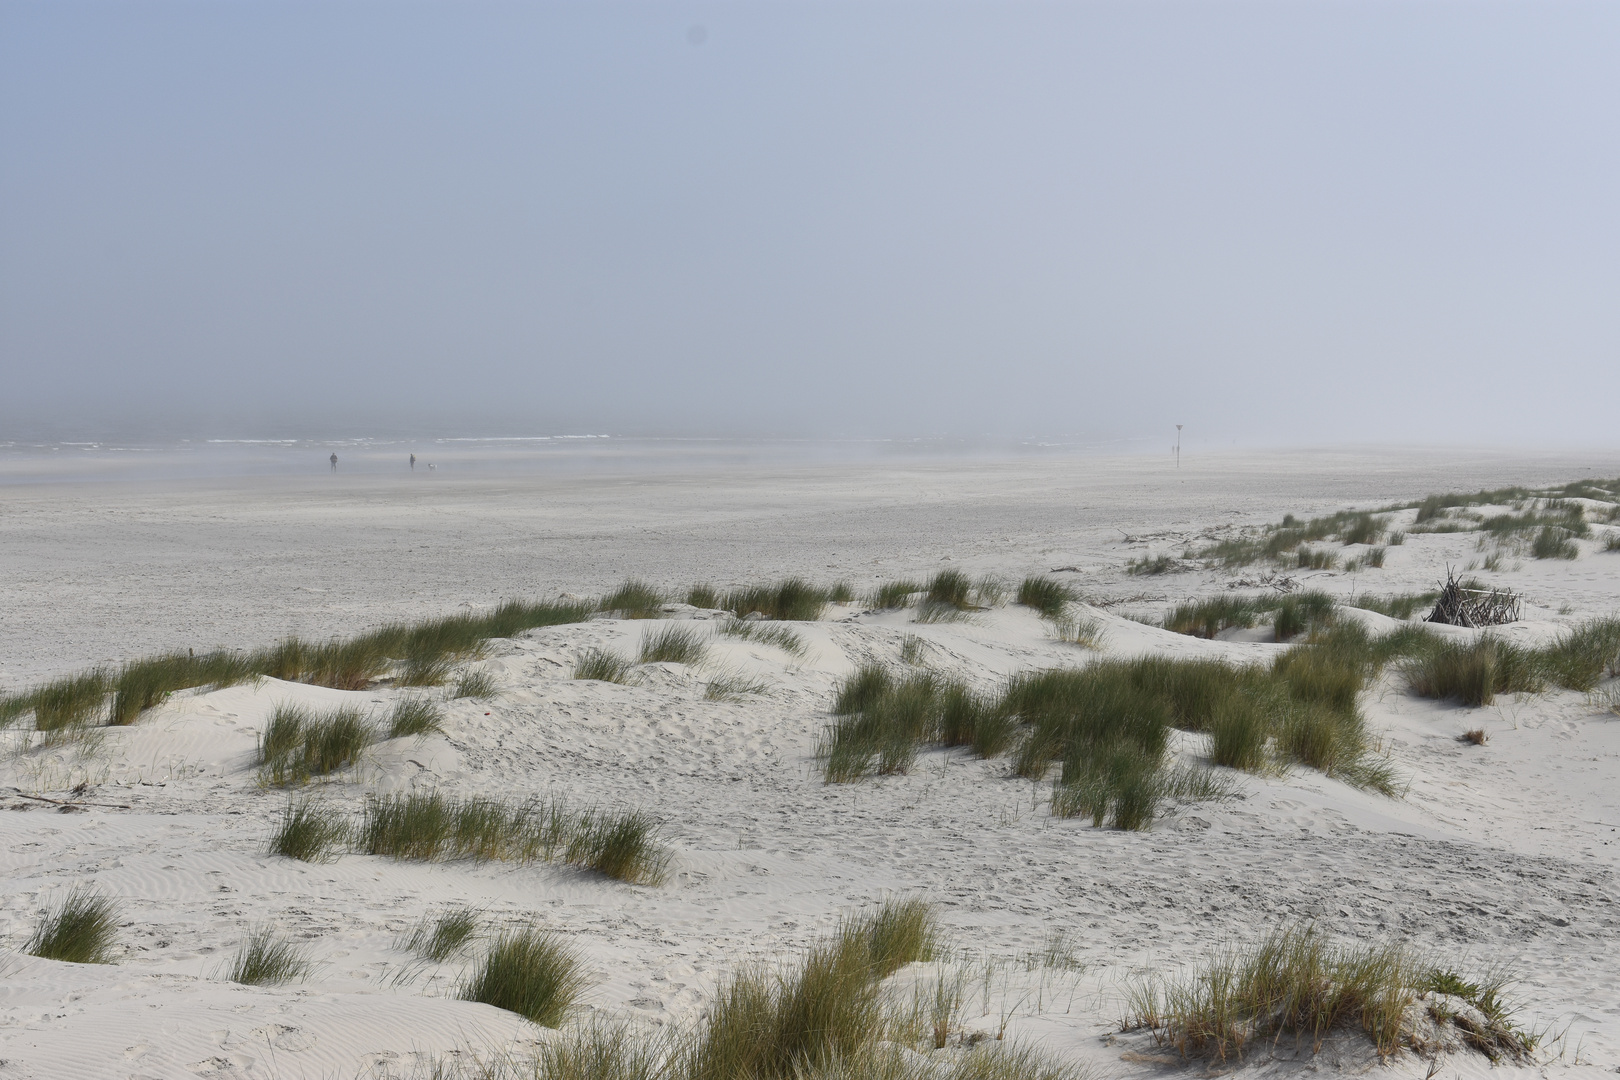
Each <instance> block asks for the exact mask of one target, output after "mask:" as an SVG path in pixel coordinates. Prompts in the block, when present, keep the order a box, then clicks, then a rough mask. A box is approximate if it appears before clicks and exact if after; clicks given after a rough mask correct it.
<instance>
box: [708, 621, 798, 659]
mask: <svg viewBox="0 0 1620 1080" xmlns="http://www.w3.org/2000/svg"><path fill="white" fill-rule="evenodd" d="M720 632H721V633H722V634H724V635H726V636H727V637H734V638H741V639H742V640H744V641H757V642H759V643H760V644H761V645H774V646H775V647H776V648H778V649H781V650H782V651H783V652H785V653H787V654H788V655H789V656H801V657H802V656H804V655H805V653H807V652H808V651H809V648H808V647H807V646H806V645H805V643H804V638H803V637H801V636H800V635H799V633H798V631H796V630H794V629H793V628H792V627H791V626H778V625H772V624H770V623H767V622H761V621H758V620H753V621H750V620H747V619H727V620H725V621H724V622H722V623H721V624H720Z"/></svg>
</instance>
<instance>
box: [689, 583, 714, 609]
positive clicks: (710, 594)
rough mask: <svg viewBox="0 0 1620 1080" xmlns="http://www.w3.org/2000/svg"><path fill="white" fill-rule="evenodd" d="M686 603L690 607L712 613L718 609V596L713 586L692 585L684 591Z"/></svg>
mask: <svg viewBox="0 0 1620 1080" xmlns="http://www.w3.org/2000/svg"><path fill="white" fill-rule="evenodd" d="M686 602H687V604H688V605H689V606H691V607H695V608H702V609H704V610H705V611H714V610H716V609H718V608H719V607H720V594H719V593H718V592H716V591H715V589H714V586H713V585H694V586H692V587H691V588H690V589H688V590H686Z"/></svg>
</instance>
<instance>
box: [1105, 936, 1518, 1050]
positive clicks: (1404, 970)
mask: <svg viewBox="0 0 1620 1080" xmlns="http://www.w3.org/2000/svg"><path fill="white" fill-rule="evenodd" d="M1503 989H1504V983H1503V981H1502V980H1500V979H1497V980H1490V979H1485V980H1480V981H1478V982H1467V981H1465V980H1463V979H1462V978H1461V977H1459V976H1457V975H1456V974H1455V973H1453V972H1451V971H1450V970H1445V969H1440V968H1437V967H1435V966H1433V965H1432V964H1429V963H1427V962H1425V961H1424V959H1423V958H1422V957H1420V956H1419V955H1417V954H1416V953H1414V952H1412V951H1411V950H1409V949H1407V948H1404V947H1402V946H1401V945H1399V944H1395V943H1389V944H1363V945H1341V944H1338V943H1335V942H1333V941H1331V940H1330V939H1328V938H1327V936H1326V935H1324V934H1322V933H1321V932H1319V931H1318V930H1316V929H1315V928H1314V927H1313V926H1311V925H1309V924H1295V925H1293V926H1289V927H1284V928H1282V929H1279V930H1275V931H1273V932H1272V933H1271V934H1270V935H1268V936H1267V937H1266V938H1264V939H1263V940H1261V941H1260V942H1259V943H1257V944H1256V945H1254V946H1251V947H1249V948H1244V949H1228V950H1224V951H1222V952H1219V953H1217V954H1216V955H1214V956H1213V957H1211V958H1210V959H1209V960H1208V961H1207V962H1206V963H1205V964H1204V965H1202V966H1201V967H1200V968H1198V969H1197V970H1196V971H1194V972H1193V973H1191V974H1190V975H1188V976H1185V977H1182V978H1177V979H1171V980H1168V981H1159V980H1150V981H1149V982H1147V983H1145V984H1142V985H1139V986H1138V987H1137V988H1136V990H1135V991H1134V993H1133V997H1134V1010H1133V1012H1134V1017H1133V1023H1134V1025H1135V1026H1136V1027H1137V1028H1139V1029H1146V1030H1149V1031H1151V1032H1152V1033H1153V1035H1154V1037H1155V1038H1156V1039H1157V1040H1158V1041H1159V1043H1160V1044H1161V1045H1164V1046H1168V1047H1171V1048H1173V1049H1174V1050H1176V1051H1177V1052H1178V1053H1179V1054H1181V1055H1182V1056H1183V1057H1189V1058H1203V1059H1212V1060H1215V1061H1221V1062H1224V1061H1228V1060H1232V1059H1238V1058H1241V1057H1242V1056H1243V1052H1244V1050H1245V1048H1247V1047H1248V1046H1250V1045H1251V1044H1253V1043H1256V1042H1258V1041H1260V1040H1262V1039H1268V1038H1269V1039H1278V1038H1281V1037H1283V1036H1292V1037H1293V1038H1295V1039H1298V1040H1302V1041H1306V1042H1308V1043H1309V1044H1310V1046H1311V1048H1312V1051H1313V1052H1314V1051H1316V1050H1318V1049H1320V1047H1321V1044H1322V1041H1323V1039H1324V1038H1326V1036H1327V1035H1328V1034H1329V1033H1330V1032H1332V1031H1334V1030H1335V1029H1350V1030H1360V1031H1362V1032H1364V1033H1365V1034H1366V1036H1367V1038H1368V1039H1369V1040H1371V1042H1372V1044H1373V1046H1374V1047H1375V1048H1376V1049H1377V1051H1378V1053H1379V1055H1380V1056H1382V1057H1389V1056H1391V1055H1393V1054H1396V1053H1398V1052H1400V1051H1401V1050H1403V1049H1407V1048H1411V1049H1415V1050H1419V1051H1421V1052H1430V1053H1432V1052H1434V1051H1436V1050H1439V1049H1446V1048H1448V1047H1447V1046H1446V1045H1445V1043H1446V1040H1445V1037H1444V1036H1445V1032H1444V1030H1443V1029H1449V1030H1450V1031H1451V1032H1453V1033H1454V1038H1453V1040H1452V1041H1454V1042H1455V1043H1456V1044H1457V1046H1458V1047H1459V1048H1460V1047H1461V1046H1462V1045H1467V1046H1471V1047H1473V1048H1474V1049H1477V1050H1480V1051H1481V1052H1483V1053H1484V1054H1486V1055H1487V1056H1488V1057H1490V1058H1491V1060H1493V1061H1496V1060H1499V1059H1502V1058H1509V1059H1512V1060H1515V1061H1522V1060H1525V1059H1526V1058H1527V1057H1528V1055H1529V1053H1530V1051H1531V1050H1532V1049H1533V1048H1534V1046H1535V1042H1536V1040H1535V1038H1534V1037H1533V1036H1531V1035H1528V1034H1527V1033H1525V1032H1523V1031H1521V1030H1519V1029H1518V1028H1516V1027H1514V1026H1513V1024H1512V1022H1511V1020H1512V1013H1511V1010H1510V1009H1509V1008H1508V1007H1507V1006H1506V1005H1505V1004H1504V1002H1503V999H1502V990H1503ZM1420 1004H1421V1005H1422V1006H1424V1007H1418V1006H1420Z"/></svg>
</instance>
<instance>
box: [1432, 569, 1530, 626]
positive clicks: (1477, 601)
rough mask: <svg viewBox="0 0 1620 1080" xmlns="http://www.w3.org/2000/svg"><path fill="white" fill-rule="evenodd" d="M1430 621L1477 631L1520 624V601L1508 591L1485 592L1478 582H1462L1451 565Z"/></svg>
mask: <svg viewBox="0 0 1620 1080" xmlns="http://www.w3.org/2000/svg"><path fill="white" fill-rule="evenodd" d="M1427 621H1428V622H1437V623H1446V624H1447V625H1450V626H1472V627H1476V628H1477V627H1481V626H1500V625H1502V624H1503V623H1510V622H1518V621H1519V598H1518V597H1517V596H1515V595H1514V594H1513V593H1512V592H1511V591H1510V590H1508V589H1482V588H1479V587H1478V583H1477V582H1475V581H1471V580H1464V581H1458V580H1457V578H1456V577H1455V576H1454V575H1453V574H1452V572H1451V567H1449V566H1448V567H1446V584H1445V586H1444V587H1443V588H1442V589H1441V590H1440V599H1438V600H1436V601H1435V602H1434V610H1433V611H1431V612H1429V618H1428V620H1427Z"/></svg>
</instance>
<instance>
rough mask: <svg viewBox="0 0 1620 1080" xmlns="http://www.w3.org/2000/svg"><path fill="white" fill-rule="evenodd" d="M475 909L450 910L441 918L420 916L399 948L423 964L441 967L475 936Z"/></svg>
mask: <svg viewBox="0 0 1620 1080" xmlns="http://www.w3.org/2000/svg"><path fill="white" fill-rule="evenodd" d="M480 915H481V913H480V912H479V911H478V909H477V908H467V907H459V908H451V909H450V910H449V911H446V912H445V913H444V914H442V915H439V916H437V917H435V916H431V915H428V916H423V917H422V919H421V921H420V922H418V923H417V924H416V925H415V926H413V927H411V929H410V932H409V933H407V934H406V935H405V936H404V938H403V939H402V940H401V942H400V944H401V946H402V947H403V948H405V949H406V950H408V951H410V952H413V953H416V954H417V955H418V956H420V957H422V958H423V959H425V960H432V961H434V962H435V963H439V964H442V963H444V962H445V961H446V960H448V959H450V958H451V957H452V956H455V955H456V954H457V953H459V952H461V951H462V949H464V948H465V947H466V946H467V944H468V943H469V942H471V941H472V940H473V938H474V937H475V936H477V934H478V921H479V918H480Z"/></svg>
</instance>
